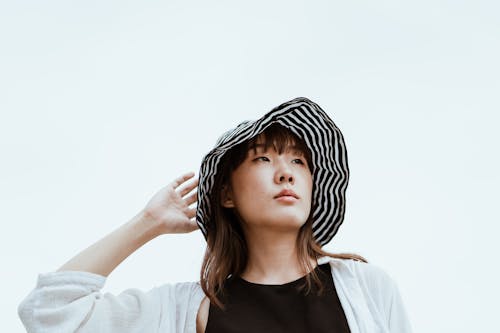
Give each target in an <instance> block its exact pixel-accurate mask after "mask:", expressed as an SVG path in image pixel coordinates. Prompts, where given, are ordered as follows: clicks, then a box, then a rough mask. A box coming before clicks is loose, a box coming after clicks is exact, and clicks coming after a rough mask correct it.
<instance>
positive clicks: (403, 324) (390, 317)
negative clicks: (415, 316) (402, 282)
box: [386, 279, 412, 333]
mask: <svg viewBox="0 0 500 333" xmlns="http://www.w3.org/2000/svg"><path fill="white" fill-rule="evenodd" d="M387 289H388V299H389V301H388V302H387V305H386V315H387V324H388V327H389V331H390V332H391V333H392V332H394V333H396V332H397V333H400V332H401V333H402V332H404V333H411V332H412V328H411V325H410V320H409V318H408V314H407V312H406V309H405V306H404V304H403V299H402V298H401V294H400V293H399V288H398V285H397V284H396V282H395V281H394V280H392V279H390V280H389V281H388V287H387Z"/></svg>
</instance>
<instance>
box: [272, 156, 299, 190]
mask: <svg viewBox="0 0 500 333" xmlns="http://www.w3.org/2000/svg"><path fill="white" fill-rule="evenodd" d="M274 180H275V182H276V183H277V184H281V183H283V182H285V183H286V182H288V183H290V184H292V185H293V183H294V182H295V177H294V176H293V173H292V171H291V169H290V167H289V166H288V165H287V164H286V163H283V162H282V163H280V164H279V166H278V167H277V169H276V173H275V176H274Z"/></svg>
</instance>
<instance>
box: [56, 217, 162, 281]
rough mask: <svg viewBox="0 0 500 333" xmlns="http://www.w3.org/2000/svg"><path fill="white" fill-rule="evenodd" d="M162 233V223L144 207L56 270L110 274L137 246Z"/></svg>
mask: <svg viewBox="0 0 500 333" xmlns="http://www.w3.org/2000/svg"><path fill="white" fill-rule="evenodd" d="M158 235H160V232H159V227H158V226H157V224H156V223H155V221H154V220H153V219H152V218H151V217H150V216H148V214H147V213H146V212H145V211H140V212H139V213H138V214H137V215H135V216H134V217H133V218H132V219H131V220H130V221H128V222H127V223H125V224H123V225H122V226H120V227H119V228H118V229H116V230H115V231H113V232H111V233H110V234H108V235H107V236H106V237H104V238H102V239H101V240H99V241H97V242H96V243H94V244H93V245H91V246H89V247H88V248H86V249H85V250H83V251H82V252H80V253H79V254H77V255H76V256H75V257H73V258H72V259H70V260H69V261H68V262H67V263H65V264H64V265H63V266H61V267H60V268H59V269H58V270H57V271H58V272H60V271H85V272H90V273H95V274H99V275H102V276H104V277H107V276H108V275H109V274H110V273H111V272H112V271H113V270H114V269H115V268H116V267H117V266H118V265H119V264H120V263H121V262H122V261H123V260H125V259H126V258H127V257H128V256H129V255H131V254H132V253H133V252H135V251H136V250H137V249H138V248H140V247H141V246H143V245H144V244H146V243H147V242H149V241H150V240H152V239H153V238H155V237H156V236H158Z"/></svg>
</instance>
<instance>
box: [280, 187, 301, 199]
mask: <svg viewBox="0 0 500 333" xmlns="http://www.w3.org/2000/svg"><path fill="white" fill-rule="evenodd" d="M279 198H283V199H285V198H288V199H292V198H293V199H299V196H298V195H297V194H296V193H295V192H294V191H292V190H288V189H284V190H282V191H281V192H280V193H278V194H277V195H276V196H275V197H274V199H279Z"/></svg>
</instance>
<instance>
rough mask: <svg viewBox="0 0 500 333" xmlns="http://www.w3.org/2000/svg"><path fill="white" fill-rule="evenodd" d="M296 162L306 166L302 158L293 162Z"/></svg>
mask: <svg viewBox="0 0 500 333" xmlns="http://www.w3.org/2000/svg"><path fill="white" fill-rule="evenodd" d="M293 161H294V162H295V161H297V162H298V163H299V164H305V163H304V161H303V160H301V159H300V158H296V159H294V160H293Z"/></svg>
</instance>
